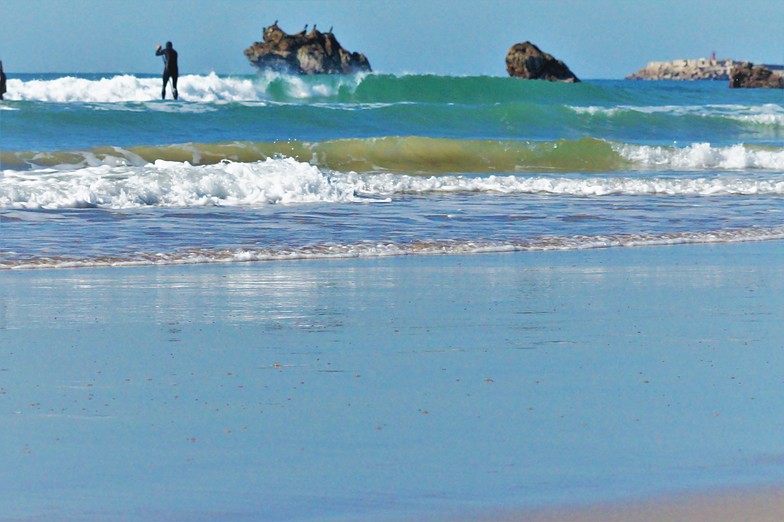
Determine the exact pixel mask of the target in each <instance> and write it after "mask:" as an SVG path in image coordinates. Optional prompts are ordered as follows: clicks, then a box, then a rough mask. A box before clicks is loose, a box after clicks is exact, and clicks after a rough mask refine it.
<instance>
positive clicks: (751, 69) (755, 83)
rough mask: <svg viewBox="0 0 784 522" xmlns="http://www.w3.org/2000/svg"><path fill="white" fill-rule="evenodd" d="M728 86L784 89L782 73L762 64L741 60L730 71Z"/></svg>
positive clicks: (733, 87) (734, 87)
mask: <svg viewBox="0 0 784 522" xmlns="http://www.w3.org/2000/svg"><path fill="white" fill-rule="evenodd" d="M730 88H731V89H738V88H752V89H753V88H767V89H784V75H782V74H781V73H775V72H773V71H772V70H771V69H769V68H767V67H764V66H762V65H754V64H753V63H751V62H743V63H742V64H740V65H736V66H735V67H733V68H732V72H730Z"/></svg>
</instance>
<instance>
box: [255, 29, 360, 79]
mask: <svg viewBox="0 0 784 522" xmlns="http://www.w3.org/2000/svg"><path fill="white" fill-rule="evenodd" d="M307 27H308V26H307V25H306V26H305V29H304V30H302V31H300V32H299V33H296V34H288V33H286V32H285V31H284V30H283V29H281V28H280V27H278V22H277V21H275V23H274V24H272V25H271V26H269V27H265V28H264V33H263V34H264V41H263V42H256V43H254V44H253V45H251V46H250V47H248V48H247V49H245V56H247V57H248V60H250V63H251V64H252V65H254V66H256V67H258V68H259V69H271V70H274V71H280V72H285V73H289V74H351V73H356V72H366V71H367V72H369V71H370V70H371V69H370V62H368V59H367V58H366V57H365V55H364V54H360V53H352V52H349V51H347V50H346V49H344V48H343V47H342V46H341V45H340V43H338V41H337V39H336V38H335V35H333V34H332V29H330V30H329V31H327V32H326V33H322V32H321V31H319V30H317V29H316V26H315V25H314V26H313V30H311V31H310V32H306V31H307Z"/></svg>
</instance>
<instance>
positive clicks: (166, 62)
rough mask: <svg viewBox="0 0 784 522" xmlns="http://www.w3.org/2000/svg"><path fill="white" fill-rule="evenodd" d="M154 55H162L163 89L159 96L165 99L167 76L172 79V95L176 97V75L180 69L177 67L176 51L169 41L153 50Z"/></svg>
mask: <svg viewBox="0 0 784 522" xmlns="http://www.w3.org/2000/svg"><path fill="white" fill-rule="evenodd" d="M155 56H163V89H162V90H161V98H163V99H164V100H165V99H166V84H167V83H169V78H171V81H172V95H173V96H174V99H175V100H176V99H177V77H178V76H179V75H180V71H179V70H178V69H177V51H175V50H174V48H173V47H172V46H171V44H170V43H167V44H166V47H164V48H162V49H158V50H157V51H155Z"/></svg>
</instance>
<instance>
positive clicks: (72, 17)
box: [0, 0, 784, 78]
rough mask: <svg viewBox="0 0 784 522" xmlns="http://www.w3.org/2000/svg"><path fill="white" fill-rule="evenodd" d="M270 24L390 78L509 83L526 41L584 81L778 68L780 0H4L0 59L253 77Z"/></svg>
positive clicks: (14, 66)
mask: <svg viewBox="0 0 784 522" xmlns="http://www.w3.org/2000/svg"><path fill="white" fill-rule="evenodd" d="M275 19H278V20H279V21H280V22H279V24H280V25H281V27H282V28H283V29H284V30H287V31H289V32H297V31H299V30H301V29H302V28H303V26H304V25H305V24H310V26H311V27H312V26H313V24H314V23H316V24H318V27H319V29H322V30H326V29H329V27H330V26H334V32H335V35H336V36H337V38H338V40H339V41H340V42H341V44H342V45H343V46H344V47H346V48H347V49H349V50H351V51H359V52H363V53H365V54H366V55H367V57H368V59H369V60H370V63H371V65H372V66H373V69H374V70H376V71H379V72H388V73H403V72H409V73H436V74H457V75H478V74H486V75H494V76H504V75H506V71H505V68H504V57H505V56H506V51H507V50H508V49H509V47H510V46H512V45H513V44H515V43H517V42H522V41H525V40H530V41H532V42H534V43H535V44H537V45H538V46H539V47H540V48H542V49H543V50H544V51H547V52H549V53H551V54H553V55H554V56H555V57H556V58H559V59H561V60H563V61H564V62H566V64H567V65H569V66H570V67H571V68H572V70H573V71H574V72H575V73H576V74H577V75H578V76H580V77H581V78H622V77H624V76H625V75H627V74H629V73H631V72H634V71H636V70H637V69H639V68H640V67H642V66H644V65H645V64H646V63H647V62H648V61H651V60H670V59H675V58H699V57H708V56H710V53H711V52H712V51H715V52H716V55H717V56H718V57H728V58H735V59H743V60H750V61H753V62H757V63H784V1H782V0H743V1H740V0H648V1H645V2H641V1H636V0H582V1H578V0H517V1H511V0H506V1H505V0H453V1H447V0H320V1H319V0H288V1H282V0H125V1H121V0H0V60H3V63H4V65H5V69H6V72H7V73H10V74H13V73H14V72H129V73H131V72H135V73H145V72H149V73H157V72H159V71H160V69H161V63H160V62H161V60H160V58H156V57H155V56H153V54H154V53H153V52H154V49H155V46H156V44H158V43H164V42H165V41H166V40H172V41H173V42H174V46H175V48H176V49H177V50H178V51H179V52H180V74H188V73H197V74H202V73H207V72H210V71H215V72H217V73H225V74H229V73H231V74H236V73H252V72H253V69H252V68H251V67H250V66H249V65H248V62H247V60H246V59H245V57H244V55H243V54H242V51H243V50H244V49H245V48H246V47H248V46H249V45H250V44H251V43H253V42H254V41H256V40H260V39H261V31H262V27H264V26H265V25H269V24H270V23H272V22H273V21H274V20H275Z"/></svg>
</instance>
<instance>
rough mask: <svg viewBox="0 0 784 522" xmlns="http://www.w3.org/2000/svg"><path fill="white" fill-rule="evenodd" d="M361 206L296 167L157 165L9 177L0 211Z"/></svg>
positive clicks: (316, 173)
mask: <svg viewBox="0 0 784 522" xmlns="http://www.w3.org/2000/svg"><path fill="white" fill-rule="evenodd" d="M357 200H359V199H358V198H357V197H356V196H355V195H354V191H353V187H352V186H351V185H347V184H345V183H340V182H333V181H332V180H331V179H330V177H329V176H328V175H326V174H324V173H322V172H321V171H320V170H319V169H317V168H316V167H313V166H311V165H309V164H307V163H299V162H297V161H295V160H293V159H267V160H265V161H260V162H256V163H232V162H223V163H219V164H217V165H205V166H193V165H190V164H188V163H179V162H171V161H162V160H159V161H156V162H155V163H154V164H148V165H144V166H127V165H119V166H112V165H109V164H105V163H104V164H101V165H98V166H90V167H85V168H81V169H77V170H71V171H59V170H55V169H46V170H38V171H33V172H19V171H4V172H3V175H2V176H0V208H23V209H29V208H46V209H55V208H86V207H99V208H116V209H122V208H135V207H144V206H160V207H192V206H208V205H221V206H238V205H260V204H290V203H304V202H317V201H326V202H335V201H357Z"/></svg>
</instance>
